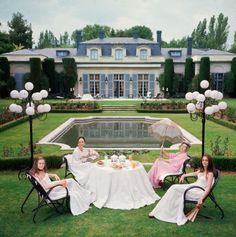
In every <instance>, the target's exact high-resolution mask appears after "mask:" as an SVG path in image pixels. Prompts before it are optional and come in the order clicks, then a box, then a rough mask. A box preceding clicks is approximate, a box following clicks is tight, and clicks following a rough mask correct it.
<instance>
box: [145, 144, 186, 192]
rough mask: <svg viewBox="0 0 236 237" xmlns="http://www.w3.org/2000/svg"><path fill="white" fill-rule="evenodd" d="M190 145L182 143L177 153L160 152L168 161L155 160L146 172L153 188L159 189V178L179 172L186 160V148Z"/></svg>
mask: <svg viewBox="0 0 236 237" xmlns="http://www.w3.org/2000/svg"><path fill="white" fill-rule="evenodd" d="M189 147H190V145H189V144H188V143H186V142H182V143H181V145H180V147H179V152H178V153H176V154H175V153H167V152H166V151H164V150H163V148H162V150H161V152H162V153H163V155H164V156H166V157H167V158H168V159H160V158H159V159H156V161H155V162H154V164H153V166H152V168H151V169H150V171H149V172H148V176H149V180H150V182H151V184H152V186H153V187H154V188H159V187H160V176H161V175H163V174H166V173H173V172H177V171H179V169H180V168H181V166H182V164H183V163H184V161H185V160H186V159H188V154H187V151H188V148H189Z"/></svg>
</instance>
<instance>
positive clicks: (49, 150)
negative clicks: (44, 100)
mask: <svg viewBox="0 0 236 237" xmlns="http://www.w3.org/2000/svg"><path fill="white" fill-rule="evenodd" d="M101 115H102V116H128V115H130V116H152V117H168V118H170V119H172V120H173V121H175V122H176V123H178V124H179V125H180V126H182V127H183V128H185V129H186V130H187V131H188V132H190V133H192V134H193V135H194V136H196V137H197V138H199V139H200V140H201V120H198V121H196V122H193V121H191V120H190V118H189V115H188V114H157V113H151V114H147V113H137V112H103V113H97V114H95V113H90V114H89V113H86V114H84V113H78V114H75V113H71V114H70V113H65V114H63V113H58V114H57V113H49V114H48V117H47V119H46V120H45V121H39V120H38V119H34V120H33V136H34V142H37V141H39V140H40V139H41V138H43V137H44V136H45V135H47V134H48V133H49V132H51V131H52V130H53V129H55V128H57V127H58V126H59V125H60V124H61V123H63V122H65V121H66V120H67V119H69V118H71V117H86V116H101ZM216 136H221V138H222V139H224V138H226V137H228V138H229V143H230V146H231V148H232V149H233V151H234V154H236V146H235V144H236V133H235V131H234V130H232V129H229V128H226V127H223V126H221V125H218V124H216V123H213V122H211V121H207V122H206V139H205V141H206V147H205V151H206V152H208V153H210V152H211V150H210V141H211V140H215V137H216ZM28 143H29V124H28V122H25V123H23V124H21V125H18V126H16V127H13V128H10V129H7V130H5V131H3V132H1V134H0V157H1V155H2V151H3V147H4V146H9V145H10V146H11V147H19V144H24V145H27V144H28ZM42 149H43V154H48V155H49V154H50V155H52V154H63V153H66V151H64V152H62V151H60V149H59V146H54V145H43V146H42ZM200 154H201V146H200V145H196V146H193V147H192V148H191V149H190V155H194V156H200ZM157 155H158V153H157V152H153V156H152V155H151V156H150V154H149V155H148V157H147V158H145V157H143V158H144V159H148V160H152V161H153V160H154V159H155V158H156V156H157ZM140 159H141V158H140Z"/></svg>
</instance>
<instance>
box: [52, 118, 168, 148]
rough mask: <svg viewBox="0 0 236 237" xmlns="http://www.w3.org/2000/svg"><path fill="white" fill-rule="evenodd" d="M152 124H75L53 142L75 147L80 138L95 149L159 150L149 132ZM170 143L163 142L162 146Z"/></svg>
mask: <svg viewBox="0 0 236 237" xmlns="http://www.w3.org/2000/svg"><path fill="white" fill-rule="evenodd" d="M151 124H152V123H151V122H150V123H148V122H140V121H109V120H107V121H94V122H89V123H88V122H86V121H85V122H79V123H75V124H74V125H73V126H72V127H71V128H69V129H68V130H67V131H65V132H64V133H62V134H61V135H60V136H59V137H57V138H56V139H55V140H53V142H56V143H63V144H67V145H69V146H70V147H73V148H74V147H76V146H77V139H78V137H80V136H84V137H85V138H86V147H96V148H104V149H105V148H126V149H127V148H141V147H142V148H159V147H160V146H161V145H162V141H157V140H156V139H155V138H153V137H152V136H151V135H150V134H149V132H148V127H149V126H150V125H151ZM171 145H172V143H170V142H168V141H165V143H164V146H165V147H170V146H171Z"/></svg>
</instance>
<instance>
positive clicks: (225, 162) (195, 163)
mask: <svg viewBox="0 0 236 237" xmlns="http://www.w3.org/2000/svg"><path fill="white" fill-rule="evenodd" d="M45 159H46V161H47V167H48V168H56V169H58V168H60V167H61V165H62V155H61V156H45ZM213 161H214V164H215V167H216V168H217V169H219V170H221V171H223V170H224V171H236V157H231V158H227V157H214V158H213ZM29 162H30V159H29V158H11V159H0V170H21V169H23V168H26V167H27V165H29ZM199 164H200V159H199V158H197V157H192V161H191V166H192V167H193V168H197V167H199Z"/></svg>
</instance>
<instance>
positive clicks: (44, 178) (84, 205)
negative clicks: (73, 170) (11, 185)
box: [30, 157, 92, 215]
mask: <svg viewBox="0 0 236 237" xmlns="http://www.w3.org/2000/svg"><path fill="white" fill-rule="evenodd" d="M30 173H31V175H33V176H34V177H35V178H36V179H37V180H38V181H39V182H40V184H41V185H42V186H43V188H44V189H45V190H46V191H48V189H50V188H52V187H54V186H56V185H58V184H61V185H62V186H63V187H67V189H68V192H69V196H70V210H71V213H72V214H73V215H79V214H82V213H84V212H86V211H87V210H88V209H89V205H90V204H91V202H92V197H91V194H90V192H89V191H87V190H85V189H84V188H83V187H81V186H80V185H79V184H78V183H77V182H76V181H75V180H74V179H63V180H60V178H59V177H58V175H56V174H48V173H47V167H46V162H45V159H44V158H42V157H39V158H36V159H35V160H34V164H33V167H32V169H31V170H30ZM50 178H54V179H56V181H51V179H50ZM63 187H61V186H58V187H55V188H54V189H53V190H52V191H51V192H50V194H49V197H50V198H51V199H52V200H53V199H58V198H62V197H65V195H66V189H65V188H63Z"/></svg>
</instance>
